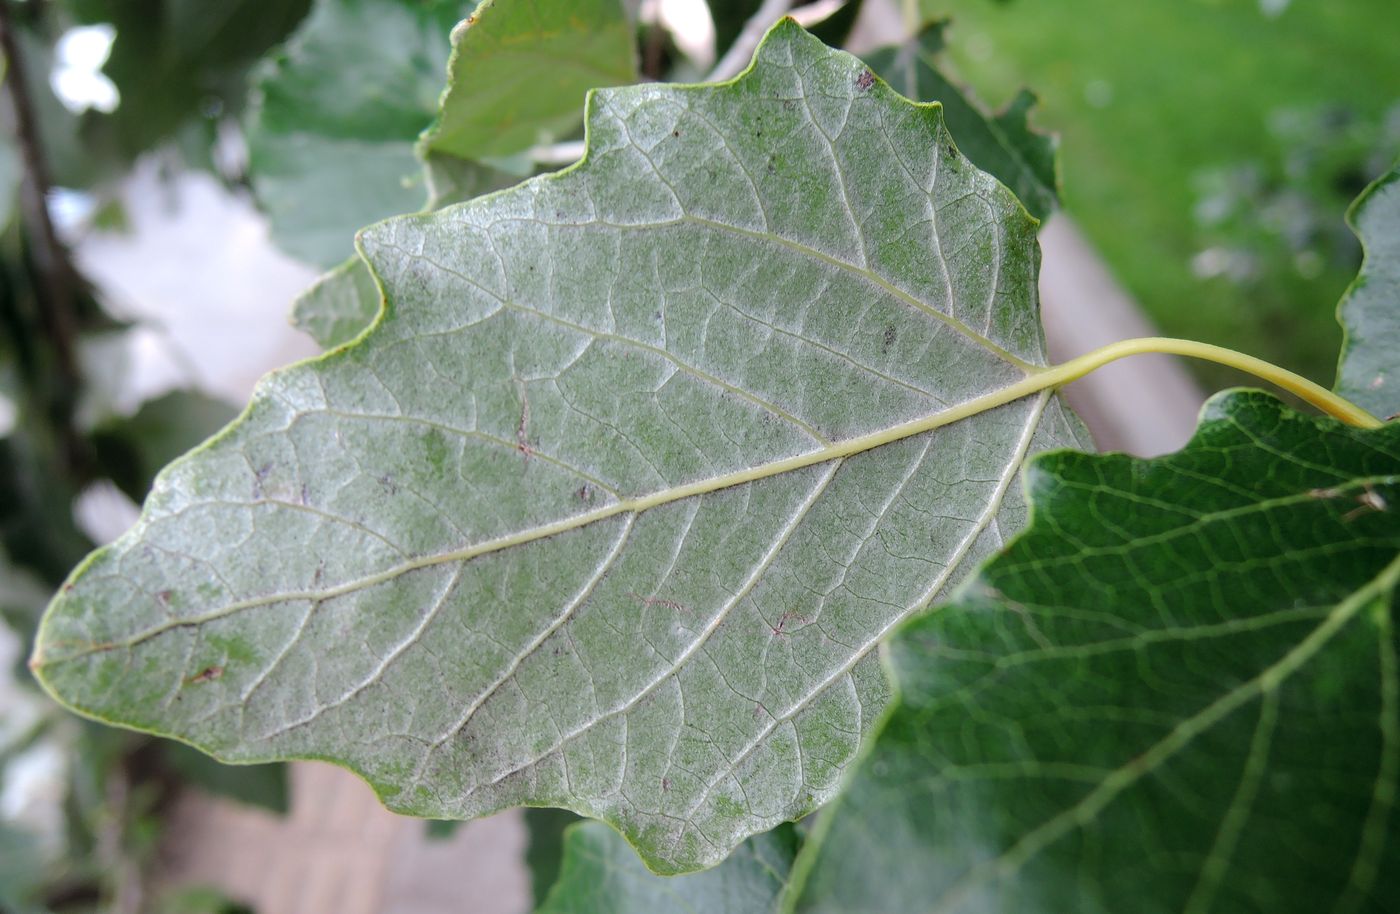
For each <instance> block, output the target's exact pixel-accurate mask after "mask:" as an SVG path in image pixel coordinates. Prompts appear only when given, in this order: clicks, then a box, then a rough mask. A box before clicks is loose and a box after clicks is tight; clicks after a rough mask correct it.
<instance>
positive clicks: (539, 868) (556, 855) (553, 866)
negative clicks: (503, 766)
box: [524, 807, 646, 904]
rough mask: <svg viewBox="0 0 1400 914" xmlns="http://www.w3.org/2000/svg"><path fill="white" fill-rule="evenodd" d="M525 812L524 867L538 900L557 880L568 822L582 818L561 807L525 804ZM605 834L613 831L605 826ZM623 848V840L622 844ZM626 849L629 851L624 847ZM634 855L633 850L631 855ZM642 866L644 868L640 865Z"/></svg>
mask: <svg viewBox="0 0 1400 914" xmlns="http://www.w3.org/2000/svg"><path fill="white" fill-rule="evenodd" d="M524 813H525V833H526V835H527V841H526V843H525V868H526V869H528V870H529V871H530V897H531V898H532V899H534V903H535V904H541V903H542V902H543V901H544V899H545V896H546V895H548V894H549V890H550V889H551V888H553V887H554V884H555V883H556V882H558V881H559V871H560V869H561V867H562V866H563V860H564V833H565V832H566V831H567V830H568V828H569V826H570V825H573V824H574V823H576V822H579V821H582V820H580V819H579V817H578V816H576V815H574V814H573V813H571V812H569V811H568V810H564V809H549V808H548V807H546V808H542V809H537V808H527V809H525V810H524ZM604 831H607V832H608V834H610V835H611V834H614V832H612V831H611V830H609V829H607V828H606V827H604ZM623 847H624V848H626V847H627V846H626V844H624V845H623ZM627 851H628V853H632V851H631V849H630V848H627ZM635 856H636V855H635V854H633V857H635ZM643 869H644V870H645V869H646V868H645V867H643Z"/></svg>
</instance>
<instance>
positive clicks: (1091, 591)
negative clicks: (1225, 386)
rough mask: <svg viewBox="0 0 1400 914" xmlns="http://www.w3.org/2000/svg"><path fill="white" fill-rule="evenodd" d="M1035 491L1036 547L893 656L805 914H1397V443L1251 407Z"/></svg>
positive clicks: (1260, 403)
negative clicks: (889, 702)
mask: <svg viewBox="0 0 1400 914" xmlns="http://www.w3.org/2000/svg"><path fill="white" fill-rule="evenodd" d="M1028 478H1029V486H1030V495H1031V504H1032V523H1031V525H1030V527H1029V529H1028V530H1027V531H1026V532H1025V533H1024V534H1022V535H1021V536H1020V537H1019V538H1017V539H1016V540H1015V541H1014V542H1013V543H1012V544H1011V546H1010V547H1009V548H1008V549H1007V550H1006V551H1005V552H1004V553H1003V554H1001V555H999V556H998V557H997V558H996V559H994V560H993V561H992V562H991V563H989V564H988V565H987V566H986V567H985V568H984V569H983V571H982V572H981V573H980V574H979V575H978V577H977V578H975V579H973V580H972V581H970V582H969V583H968V584H967V585H965V586H964V587H963V588H962V590H961V593H960V594H959V596H958V599H957V600H956V601H955V602H954V603H953V604H952V605H949V606H945V607H942V608H941V609H939V610H937V611H936V612H933V613H931V614H929V615H927V616H925V617H924V618H921V619H919V620H917V621H915V622H913V623H911V624H910V625H909V626H907V627H906V628H904V629H903V630H901V632H900V633H899V634H898V635H897V636H896V637H895V638H894V639H892V642H891V647H890V652H889V657H890V667H891V668H892V670H893V672H894V674H895V678H896V681H897V688H898V691H899V694H900V702H899V705H898V708H897V710H895V711H894V712H893V713H892V714H891V715H890V716H889V718H888V720H887V721H886V722H885V723H884V725H883V727H882V729H881V731H880V733H879V736H878V739H877V740H876V742H875V744H874V747H873V749H872V750H871V751H870V754H869V755H868V757H867V758H866V759H865V760H864V761H863V762H862V763H861V766H860V768H859V770H858V775H857V776H856V778H855V779H854V781H853V783H852V784H851V785H850V787H849V788H848V789H847V790H846V791H845V792H843V794H842V795H841V798H840V799H839V800H838V801H837V803H836V804H835V805H834V807H833V808H832V809H830V810H828V812H827V814H826V815H824V817H823V818H822V819H821V820H820V821H819V823H818V827H817V829H816V831H815V833H814V835H813V836H812V838H811V839H810V842H809V844H808V849H809V850H810V851H811V854H810V855H809V856H805V857H804V859H802V860H800V861H799V863H798V871H799V875H797V876H796V877H795V880H794V883H795V885H796V886H800V887H801V892H800V902H799V903H797V904H796V908H797V909H798V910H801V911H842V912H846V911H855V910H859V911H865V912H882V911H890V912H895V911H898V912H901V914H903V912H907V911H912V910H920V911H935V910H936V911H946V912H954V911H1016V912H1024V914H1035V912H1051V911H1084V912H1098V911H1104V912H1107V911H1134V912H1142V914H1154V912H1168V911H1170V912H1180V911H1188V912H1195V911H1271V912H1279V914H1283V912H1293V911H1296V912H1314V911H1351V912H1360V911H1376V912H1379V911H1382V910H1389V909H1390V907H1391V905H1392V904H1393V902H1394V899H1395V898H1397V897H1400V869H1397V868H1396V867H1395V866H1394V861H1395V859H1396V858H1397V854H1400V816H1397V814H1396V812H1395V810H1393V808H1392V807H1393V805H1394V800H1395V793H1396V782H1397V778H1400V659H1397V650H1400V639H1397V635H1396V631H1397V621H1398V620H1397V613H1400V602H1397V596H1396V586H1397V581H1400V512H1397V510H1396V507H1395V506H1396V505H1400V425H1392V426H1388V427H1385V428H1381V429H1378V430H1374V431H1362V430H1358V429H1354V428H1349V427H1345V426H1341V425H1339V424H1338V423H1336V422H1334V421H1332V420H1329V419H1317V418H1311V417H1305V416H1302V415H1299V414H1297V413H1294V412H1292V411H1291V410H1289V409H1288V408H1286V407H1284V406H1283V405H1282V404H1280V403H1279V402H1278V401H1277V400H1274V399H1273V398H1272V397H1269V396H1266V395H1264V394H1262V393H1257V392H1236V393H1230V394H1225V395H1222V396H1219V397H1216V398H1214V399H1212V400H1211V401H1210V402H1209V404H1208V405H1207V407H1206V410H1205V413H1204V415H1203V417H1202V420H1201V424H1200V427H1199V428H1198V429H1197V432H1196V435H1195V437H1194V438H1193V439H1192V440H1191V442H1190V443H1189V444H1188V445H1187V446H1186V447H1185V448H1184V449H1183V450H1182V451H1180V452H1179V453H1176V454H1173V455H1170V456H1167V457H1162V458H1159V459H1155V460H1135V459H1132V458H1130V457H1126V456H1123V455H1105V456H1092V455H1087V454H1076V453H1059V454H1051V455H1047V456H1045V457H1042V458H1040V459H1038V460H1036V461H1035V462H1034V463H1033V464H1032V465H1031V468H1030V472H1029V474H1028ZM794 891H795V892H796V889H795V890H794Z"/></svg>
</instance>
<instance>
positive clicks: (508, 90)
mask: <svg viewBox="0 0 1400 914" xmlns="http://www.w3.org/2000/svg"><path fill="white" fill-rule="evenodd" d="M635 41H636V39H635V37H634V35H633V31H632V24H631V23H630V22H629V21H628V19H627V16H626V14H625V13H624V11H623V6H622V0H532V2H530V3H518V2H511V0H506V2H498V0H486V2H484V3H482V4H481V7H480V8H479V9H478V10H477V11H476V13H475V14H474V15H473V16H472V17H471V18H470V19H467V20H464V21H463V22H462V24H461V25H460V26H459V27H458V28H457V29H456V30H455V31H454V32H453V35H452V46H453V49H452V61H451V63H450V65H449V73H448V88H447V92H446V93H445V94H444V95H443V98H442V107H441V110H440V112H439V113H438V117H437V120H436V121H435V122H434V123H433V126H432V127H431V128H430V129H429V130H428V131H427V132H426V133H425V134H424V136H423V145H424V148H425V149H426V150H428V151H430V152H436V153H440V154H446V155H450V156H456V157H458V158H465V159H491V158H502V157H506V156H512V155H515V154H517V153H521V152H524V151H525V150H527V149H529V148H530V147H531V146H535V145H537V144H540V143H549V142H551V141H553V140H554V139H555V138H556V137H558V136H560V135H562V134H564V133H566V132H568V131H570V130H572V129H574V128H575V127H577V126H578V124H579V112H580V111H581V110H582V104H583V96H584V93H586V92H587V91H588V90H589V89H592V88H595V87H599V86H616V85H624V84H627V83H631V82H633V81H635V80H636V78H637V65H636V51H635V50H634V45H635Z"/></svg>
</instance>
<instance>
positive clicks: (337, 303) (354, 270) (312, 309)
mask: <svg viewBox="0 0 1400 914" xmlns="http://www.w3.org/2000/svg"><path fill="white" fill-rule="evenodd" d="M380 302H381V296H380V294H379V286H378V285H377V284H376V283H375V281H374V274H373V273H371V272H370V270H369V265H368V264H367V263H365V262H364V260H363V259H362V258H361V257H360V255H359V254H356V255H355V256H354V257H351V258H350V259H349V260H347V261H345V262H344V263H342V264H341V265H340V266H338V267H336V268H335V269H334V270H331V271H330V272H329V273H326V274H325V275H324V276H322V277H321V278H320V279H318V280H316V284H315V285H313V286H312V287H311V288H309V289H307V290H306V291H305V292H303V293H302V294H301V295H300V296H298V297H297V300H296V301H295V302H293V304H292V324H293V326H295V327H296V328H297V329H298V330H301V331H303V332H305V333H306V334H307V335H308V336H310V337H311V338H312V339H313V340H315V341H316V342H317V343H320V344H321V348H323V349H334V348H335V347H336V346H341V345H343V344H345V343H348V342H350V341H351V340H353V339H354V338H355V337H357V336H359V335H360V333H361V332H362V331H363V330H364V329H365V328H366V327H368V326H369V325H370V322H372V321H373V320H374V318H375V315H377V314H378V313H379V306H380Z"/></svg>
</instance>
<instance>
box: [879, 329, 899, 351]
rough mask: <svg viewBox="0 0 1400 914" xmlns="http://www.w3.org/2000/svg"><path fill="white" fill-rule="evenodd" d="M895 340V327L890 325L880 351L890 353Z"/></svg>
mask: <svg viewBox="0 0 1400 914" xmlns="http://www.w3.org/2000/svg"><path fill="white" fill-rule="evenodd" d="M894 339H895V332H894V325H893V324H890V325H889V326H888V327H886V328H885V337H884V340H883V341H882V342H881V344H880V351H881V352H889V351H890V347H891V346H893V345H894Z"/></svg>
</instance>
